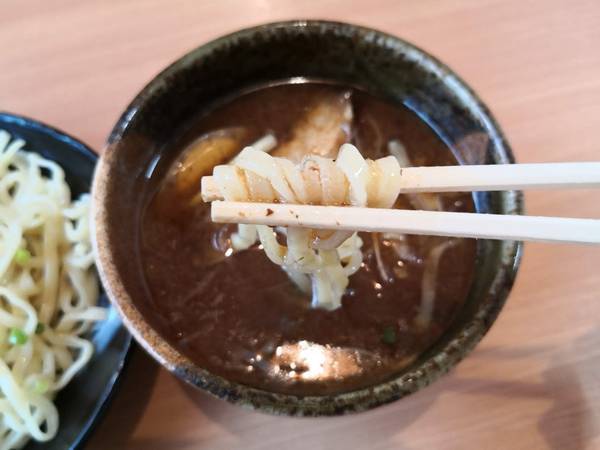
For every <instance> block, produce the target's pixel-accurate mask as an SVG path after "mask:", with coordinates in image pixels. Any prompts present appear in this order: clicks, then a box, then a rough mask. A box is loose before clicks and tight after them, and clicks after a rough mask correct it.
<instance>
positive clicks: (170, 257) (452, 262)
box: [139, 83, 476, 395]
mask: <svg viewBox="0 0 600 450" xmlns="http://www.w3.org/2000/svg"><path fill="white" fill-rule="evenodd" d="M269 133H270V134H272V135H274V136H275V137H276V139H277V142H278V145H277V147H276V148H275V150H274V151H273V152H272V155H274V156H285V157H289V158H290V159H292V160H293V161H295V162H297V161H299V160H300V159H301V158H302V156H303V155H304V154H307V153H317V154H320V155H323V156H328V157H335V155H336V154H337V150H338V149H339V146H340V144H342V143H344V142H351V143H353V144H354V145H356V146H357V147H358V148H359V150H360V151H361V153H362V154H363V156H365V157H368V158H372V159H376V158H380V157H383V156H386V155H388V154H389V153H388V148H389V142H390V141H396V142H399V143H401V145H402V146H403V148H404V149H405V154H406V155H407V156H408V158H409V159H410V162H411V163H412V165H415V166H421V165H448V164H457V161H456V159H455V158H454V157H453V154H452V152H451V150H450V148H448V147H447V146H446V145H445V144H444V143H443V142H442V140H441V139H440V138H439V137H438V136H437V135H436V134H435V133H434V131H433V130H432V129H431V128H430V127H429V126H428V125H427V124H426V123H425V122H423V121H422V120H421V119H420V118H419V117H418V116H417V115H416V114H415V113H414V112H412V111H411V110H409V109H407V108H405V107H404V106H401V105H393V104H390V103H387V102H384V101H382V100H379V99H377V98H375V97H373V96H371V95H369V94H367V93H365V92H362V91H358V90H354V89H349V88H345V87H340V86H335V85H327V84H321V83H306V84H283V85H277V86H269V87H262V88H258V89H255V90H252V91H249V92H246V93H243V94H240V95H239V96H237V97H235V98H233V99H229V100H227V101H225V102H223V103H222V104H221V105H219V106H217V107H214V108H212V109H210V110H209V111H206V112H204V113H203V114H201V115H200V116H198V118H197V121H196V122H194V123H193V124H192V126H191V127H190V128H189V129H188V131H187V132H186V133H183V135H182V136H181V139H179V140H178V141H177V142H173V146H174V149H173V150H174V151H173V152H170V154H173V153H177V154H178V157H177V158H176V159H175V160H173V159H172V158H171V159H170V160H165V161H159V162H158V166H161V167H164V169H163V170H156V171H155V172H154V173H155V174H156V175H154V177H155V179H154V180H151V181H152V183H149V185H151V186H153V188H152V189H151V188H149V189H148V192H147V195H146V198H145V200H144V201H145V202H146V207H145V208H144V213H143V217H142V220H141V230H140V234H139V250H140V257H141V261H142V266H143V269H144V275H145V280H146V283H147V287H148V292H149V296H148V297H147V298H146V299H144V300H143V301H144V302H146V304H145V305H144V307H145V308H147V309H148V311H151V313H152V314H153V315H155V316H156V317H157V320H156V322H157V324H158V326H159V329H160V331H161V333H163V335H164V336H165V337H166V338H167V339H168V340H169V342H170V343H171V344H172V345H173V346H174V347H176V348H177V349H179V350H180V351H181V352H182V353H184V354H185V355H187V356H188V357H189V358H190V359H192V360H193V361H194V362H196V363H197V364H198V365H199V366H201V367H203V368H206V369H207V370H209V371H210V372H212V373H214V374H217V375H220V376H223V377H225V378H227V379H229V380H233V381H236V382H239V383H241V384H244V385H248V386H252V387H256V388H260V389H265V390H269V391H272V392H281V393H289V394H295V395H322V394H330V393H339V392H345V391H350V390H355V389H359V388H362V387H366V386H369V385H372V384H374V383H377V382H381V381H384V380H386V379H390V378H393V377H394V376H395V375H397V374H398V373H400V372H401V371H402V369H404V368H406V367H407V366H408V365H410V364H411V363H412V362H413V361H414V360H415V359H416V358H417V357H418V356H419V355H420V354H421V353H422V352H424V351H425V350H427V349H428V348H429V347H430V346H432V345H433V344H434V343H435V342H436V341H437V340H438V339H439V338H440V336H441V335H442V333H444V331H445V330H446V329H447V328H448V327H449V326H450V324H451V323H452V321H453V319H454V318H455V316H456V315H457V312H458V311H459V310H460V308H461V306H462V305H463V303H464V301H465V299H466V296H467V293H468V291H469V288H470V285H471V281H472V276H473V272H474V264H475V254H476V243H475V241H474V240H469V239H454V238H452V239H450V238H440V237H430V236H403V235H379V234H369V233H361V234H360V236H361V238H362V240H363V247H362V251H363V264H362V267H361V268H360V269H359V270H358V272H357V273H355V274H354V275H352V276H351V277H350V284H349V286H348V289H347V291H346V293H345V295H344V297H343V298H342V307H341V308H338V309H336V310H333V311H326V310H320V309H313V308H311V307H310V296H309V295H307V294H305V293H303V292H301V291H300V290H299V289H298V288H297V287H296V285H295V284H294V283H293V282H292V281H291V280H290V279H289V278H288V276H287V275H286V273H284V271H283V270H281V268H280V267H278V266H276V265H274V264H273V263H272V262H271V261H269V259H268V258H267V256H266V255H265V254H264V252H263V251H262V250H261V249H260V248H258V247H259V246H258V245H257V246H254V247H253V248H250V249H249V250H245V251H240V252H234V251H233V250H232V249H231V246H230V243H229V237H230V236H231V234H232V233H233V232H234V231H235V229H236V227H235V226H225V225H220V224H214V223H212V222H211V221H210V205H208V204H204V203H202V202H201V201H198V198H197V195H198V192H199V179H200V177H201V176H203V175H209V174H210V173H211V171H212V167H213V166H214V165H216V164H223V163H225V162H226V161H227V159H230V158H231V157H232V156H234V155H235V153H237V152H239V151H240V150H241V149H242V148H243V147H244V146H246V145H250V144H251V143H252V142H255V141H256V140H258V139H260V138H261V137H263V136H265V135H267V134H269ZM395 207H397V208H407V209H415V208H416V209H441V210H446V211H465V212H469V211H473V210H474V205H473V201H472V198H471V196H470V195H469V194H462V193H457V194H454V193H452V194H444V195H431V194H423V195H412V196H410V197H409V196H402V195H401V196H400V197H399V198H398V200H397V202H396V205H395ZM427 304H429V306H427ZM428 308H430V309H431V311H430V312H427V311H428Z"/></svg>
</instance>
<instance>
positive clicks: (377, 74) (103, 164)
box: [93, 21, 521, 416]
mask: <svg viewBox="0 0 600 450" xmlns="http://www.w3.org/2000/svg"><path fill="white" fill-rule="evenodd" d="M298 77H303V78H308V79H318V80H326V81H332V82H336V83H341V84H346V85H352V86H358V87H360V88H363V89H366V90H367V91H369V92H371V93H372V94H374V95H376V96H379V97H383V98H385V99H388V100H389V101H391V102H397V103H402V104H404V105H406V106H407V107H409V108H411V109H413V110H414V111H416V112H417V113H418V114H419V115H420V116H421V117H422V118H423V120H426V121H427V122H428V123H429V125H430V126H431V127H432V128H433V129H434V130H435V131H436V132H437V134H438V135H439V136H441V137H442V139H443V140H444V141H446V143H447V144H448V145H449V146H450V147H451V148H452V149H453V150H454V152H455V155H456V157H457V158H458V160H459V161H461V162H462V163H465V164H474V163H478V164H499V163H511V162H513V156H512V153H511V151H510V148H509V146H508V144H507V143H506V141H505V139H504V137H503V135H502V132H501V131H500V129H499V127H498V125H497V124H496V122H495V120H494V119H493V117H492V116H491V114H490V113H489V111H488V109H487V108H486V107H485V106H484V105H483V103H482V102H481V100H479V98H478V97H477V96H476V95H475V93H474V92H473V91H472V90H471V89H470V88H469V87H468V86H467V85H466V84H465V83H464V82H463V81H462V80H461V79H460V78H459V77H458V76H457V75H456V74H454V73H453V72H452V71H451V70H450V69H449V68H448V67H446V66H445V65H444V64H442V63H441V62H439V61H438V60H437V59H435V58H434V57H432V56H431V55H429V54H427V53H425V52H424V51H422V50H420V49H418V48H417V47H415V46H413V45H411V44H409V43H408V42H406V41H403V40H402V39H399V38H397V37H394V36H390V35H387V34H384V33H381V32H378V31H375V30H371V29H367V28H363V27H359V26H354V25H349V24H343V23H333V22H323V21H290V22H283V23H273V24H267V25H262V26H257V27H254V28H249V29H245V30H242V31H238V32H236V33H233V34H230V35H228V36H225V37H222V38H220V39H217V40H215V41H212V42H209V43H208V44H205V45H202V46H201V47H199V48H197V49H195V50H193V51H192V52H190V53H188V54H187V55H185V56H183V57H182V58H180V59H179V60H177V61H175V62H174V63H173V64H172V65H170V66H169V67H168V68H166V69H165V70H164V71H163V72H162V73H160V74H159V75H157V76H156V78H154V79H153V80H152V81H151V82H150V83H149V84H148V85H147V86H146V87H145V88H144V89H142V91H141V92H140V93H139V94H138V96H137V97H136V98H135V99H134V100H133V102H132V103H131V104H130V105H129V107H128V108H127V110H126V111H125V112H124V113H123V115H122V116H121V118H120V119H119V121H118V122H117V123H116V125H115V127H114V129H113V130H112V133H111V135H110V137H109V140H108V146H107V149H106V151H105V152H104V154H103V155H102V158H101V160H100V163H99V165H98V168H97V171H96V174H95V178H94V187H93V197H94V216H95V217H94V221H95V224H96V235H95V240H96V241H95V245H96V248H97V255H98V264H99V267H100V272H101V276H102V280H103V282H104V284H105V286H106V289H107V292H108V294H109V297H110V298H111V300H112V302H113V303H114V305H115V306H116V307H117V308H118V309H119V310H120V312H121V314H122V316H123V318H124V321H125V324H126V325H127V327H128V328H129V329H130V331H131V332H132V334H133V335H134V337H135V338H136V339H137V340H138V341H139V342H140V344H141V345H142V346H143V347H144V348H145V349H146V350H147V351H148V352H149V353H150V354H151V355H152V356H153V357H154V358H156V360H158V361H159V362H160V363H161V364H162V365H164V366H165V367H166V368H167V369H168V370H170V371H171V372H173V373H175V374H176V375H177V376H179V377H181V378H182V379H184V380H186V381H187V382H189V383H191V384H193V385H195V386H197V387H199V388H202V389H205V390H206V391H208V392H210V393H211V394H213V395H215V396H217V397H220V398H223V399H226V400H229V401H230V402H232V403H236V404H241V405H246V406H251V407H254V408H258V409H260V410H262V411H268V412H272V413H278V414H288V415H310V416H315V415H336V414H344V413H349V412H355V411H360V410H365V409H368V408H372V407H374V406H378V405H382V404H385V403H388V402H391V401H393V400H396V399H399V398H401V397H403V396H405V395H407V394H410V393H412V392H415V391H416V390H418V389H421V388H423V387H424V386H426V385H428V384H429V383H431V382H432V381H434V380H436V379H437V378H439V377H440V375H442V374H444V373H445V372H447V371H448V370H449V369H450V368H452V367H453V366H454V365H456V364H457V363H458V362H459V361H460V360H461V359H462V358H463V357H464V356H465V355H466V354H467V353H469V352H470V351H471V350H472V349H473V347H474V346H475V344H477V342H479V340H480V339H481V338H482V336H483V335H484V334H485V333H486V332H487V330H488V329H489V328H490V326H491V325H492V323H493V322H494V320H495V319H496V316H497V315H498V312H499V311H500V309H501V308H502V306H503V304H504V301H505V299H506V297H507V295H508V292H509V290H510V288H511V286H512V284H513V280H514V277H515V274H516V271H517V267H518V263H519V255H520V249H521V245H520V244H519V243H516V242H502V241H483V240H482V241H480V242H479V243H478V262H477V273H476V275H475V281H474V283H473V286H472V288H471V291H470V294H469V297H468V300H467V302H466V304H465V306H464V308H463V309H462V311H461V313H460V315H459V317H458V318H457V319H456V321H455V322H454V324H453V326H452V327H451V328H450V329H448V330H447V331H446V333H445V334H444V335H443V337H442V338H441V339H440V340H439V341H438V342H437V343H436V344H435V345H434V346H433V347H431V348H430V349H429V350H428V351H426V352H425V353H424V354H422V355H421V357H420V358H418V359H417V361H416V362H415V363H414V364H412V365H411V366H410V367H409V368H407V369H406V370H404V371H402V372H400V373H398V374H397V376H396V377H395V378H394V379H391V380H389V381H387V382H384V383H379V384H376V385H373V386H370V387H369V388H366V389H360V390H356V391H352V392H346V393H342V394H337V395H324V396H302V397H301V396H294V395H283V394H277V393H273V392H268V391H265V390H260V389H255V388H251V387H248V386H244V385H241V384H238V383H234V382H231V381H229V380H226V379H224V378H222V377H219V376H216V375H214V374H212V373H210V372H209V371H207V370H205V369H204V368H202V367H198V366H197V365H195V364H194V363H193V362H192V361H190V360H189V359H188V358H187V357H186V356H185V355H183V354H182V353H180V352H179V351H178V350H176V349H175V348H174V347H172V346H171V345H170V344H169V343H168V342H167V341H166V340H165V339H164V338H163V336H161V334H160V333H159V332H158V331H157V329H158V327H157V326H156V322H154V320H156V319H155V318H154V319H153V318H152V317H151V315H150V314H147V311H145V310H144V307H143V306H142V305H141V303H142V302H140V301H138V300H139V299H141V298H143V296H145V295H146V288H145V285H144V280H143V277H142V276H141V273H142V272H141V269H140V263H139V261H138V260H137V259H136V256H135V255H137V252H136V245H137V244H136V239H135V236H136V233H137V231H136V230H137V226H138V219H139V213H140V211H139V207H138V206H137V205H139V202H138V201H136V200H137V199H138V198H139V196H140V195H141V192H142V190H143V186H144V183H145V181H146V178H145V177H146V175H145V174H146V173H147V170H148V168H149V167H151V166H152V164H154V163H155V161H156V158H157V157H158V156H164V154H163V153H164V152H168V151H169V148H170V147H169V145H168V143H169V142H171V141H173V140H174V139H175V138H176V137H177V136H178V134H179V133H181V132H182V130H185V129H186V127H187V126H188V125H189V124H190V121H191V119H192V118H193V117H194V116H196V115H197V114H198V113H199V111H202V110H203V109H204V108H207V107H209V106H210V105H211V104H213V103H214V102H216V101H217V100H219V99H222V98H224V97H227V96H231V95H232V94H234V93H236V92H238V91H240V90H242V89H244V88H247V87H250V86H255V85H259V84H265V83H269V82H273V81H277V80H286V79H296V80H299V79H301V78H298ZM475 203H476V207H477V210H478V212H481V213H498V214H518V213H520V212H521V196H520V194H519V193H516V192H498V193H478V194H476V196H475Z"/></svg>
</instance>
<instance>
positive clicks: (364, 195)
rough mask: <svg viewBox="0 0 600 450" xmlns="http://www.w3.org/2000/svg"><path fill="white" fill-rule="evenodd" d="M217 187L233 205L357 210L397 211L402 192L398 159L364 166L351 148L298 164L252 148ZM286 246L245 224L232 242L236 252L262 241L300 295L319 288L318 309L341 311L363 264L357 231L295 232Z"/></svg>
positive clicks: (223, 169) (220, 176) (217, 173)
mask: <svg viewBox="0 0 600 450" xmlns="http://www.w3.org/2000/svg"><path fill="white" fill-rule="evenodd" d="M213 176H214V179H215V183H216V184H217V186H218V188H219V190H220V192H221V194H222V195H223V197H224V198H225V199H226V200H230V201H259V202H285V203H303V204H320V205H353V206H368V207H375V208H390V207H391V206H392V205H393V204H394V201H395V200H396V197H397V196H398V193H399V191H400V165H399V164H398V161H397V160H396V158H394V157H393V156H389V157H386V158H381V159H379V160H377V161H372V160H365V159H364V158H363V157H362V155H361V154H360V152H359V151H358V150H357V149H356V147H354V146H353V145H350V144H344V145H342V146H341V147H340V151H339V154H338V157H337V159H336V160H335V161H334V160H332V159H328V158H323V157H320V156H315V155H311V156H307V157H306V158H305V159H304V160H303V161H302V162H301V163H300V164H299V165H294V164H293V163H291V162H290V161H289V160H287V159H284V158H275V157H272V156H271V155H269V154H268V153H265V152H261V151H257V150H255V149H253V148H251V147H248V148H246V149H244V150H243V151H242V152H241V153H240V154H239V155H238V156H237V157H236V158H235V160H234V161H233V164H229V165H224V166H217V167H215V169H214V171H213ZM285 234H286V240H287V242H286V245H282V244H280V243H279V242H278V240H277V236H276V233H275V231H274V230H272V229H271V228H269V227H267V226H251V225H240V227H239V230H238V233H236V234H234V235H233V236H232V241H231V242H232V246H233V248H234V249H235V250H242V249H246V248H248V247H250V246H251V245H253V244H254V243H255V242H256V239H257V238H258V240H260V242H261V244H262V246H263V249H264V251H265V253H266V255H267V256H268V257H269V259H270V260H271V261H273V262H274V263H275V264H277V265H280V266H282V267H283V268H284V270H285V271H286V273H287V274H288V275H289V277H290V278H291V279H292V281H294V282H295V283H296V284H297V285H298V286H299V287H300V289H302V290H303V291H305V292H308V290H309V286H311V288H312V289H311V290H312V305H313V306H314V307H320V308H325V309H335V308H338V307H339V306H340V305H341V298H342V295H343V294H344V291H345V289H346V287H347V286H348V277H349V276H350V275H352V274H353V273H354V272H356V270H358V268H359V267H360V264H361V262H362V252H361V247H362V240H361V239H360V238H359V237H358V235H357V233H352V232H340V231H327V230H307V229H300V228H289V229H288V230H287V233H285Z"/></svg>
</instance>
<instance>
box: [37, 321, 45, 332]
mask: <svg viewBox="0 0 600 450" xmlns="http://www.w3.org/2000/svg"><path fill="white" fill-rule="evenodd" d="M45 329H46V326H45V325H44V324H43V323H42V322H38V324H37V325H36V326H35V334H42V333H43V332H44V330H45Z"/></svg>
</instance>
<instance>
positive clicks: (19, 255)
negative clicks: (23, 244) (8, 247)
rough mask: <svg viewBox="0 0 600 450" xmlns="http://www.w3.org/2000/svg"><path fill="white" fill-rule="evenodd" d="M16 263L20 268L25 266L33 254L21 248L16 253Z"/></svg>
mask: <svg viewBox="0 0 600 450" xmlns="http://www.w3.org/2000/svg"><path fill="white" fill-rule="evenodd" d="M14 259H15V263H17V264H18V265H20V266H24V265H25V264H27V263H28V262H29V260H30V259H31V253H29V250H27V249H26V248H20V249H18V250H17V251H16V253H15V258H14Z"/></svg>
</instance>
